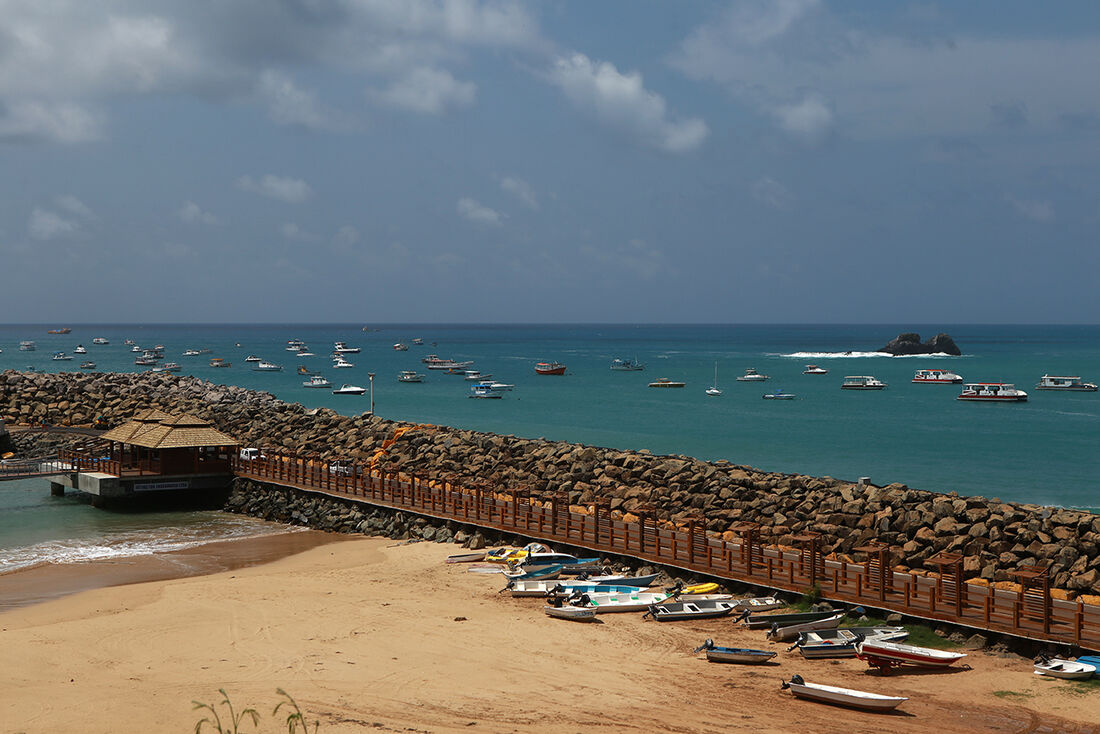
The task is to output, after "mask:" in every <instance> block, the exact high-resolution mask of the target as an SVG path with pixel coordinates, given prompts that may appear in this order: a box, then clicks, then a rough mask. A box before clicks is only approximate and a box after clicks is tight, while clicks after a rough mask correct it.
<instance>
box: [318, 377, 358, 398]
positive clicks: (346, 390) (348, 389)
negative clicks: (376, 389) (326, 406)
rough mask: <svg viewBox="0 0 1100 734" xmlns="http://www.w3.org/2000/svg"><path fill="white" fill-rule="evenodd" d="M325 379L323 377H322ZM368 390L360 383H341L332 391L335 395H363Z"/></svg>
mask: <svg viewBox="0 0 1100 734" xmlns="http://www.w3.org/2000/svg"><path fill="white" fill-rule="evenodd" d="M322 379H323V378H322ZM366 391H367V388H365V387H359V386H358V385H341V386H340V387H338V388H336V389H335V390H333V391H332V394H333V395H362V394H363V393H365V392H366Z"/></svg>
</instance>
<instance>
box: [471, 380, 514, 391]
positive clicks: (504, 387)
mask: <svg viewBox="0 0 1100 734" xmlns="http://www.w3.org/2000/svg"><path fill="white" fill-rule="evenodd" d="M474 387H487V388H489V389H490V390H492V391H493V392H509V391H511V390H513V389H515V387H516V386H515V385H509V384H508V383H506V382H493V381H492V380H482V381H481V382H479V383H477V384H476V385H474Z"/></svg>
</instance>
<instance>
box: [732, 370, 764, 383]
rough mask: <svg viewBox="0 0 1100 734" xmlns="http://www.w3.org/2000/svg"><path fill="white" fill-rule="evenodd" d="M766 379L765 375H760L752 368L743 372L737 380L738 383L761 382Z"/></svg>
mask: <svg viewBox="0 0 1100 734" xmlns="http://www.w3.org/2000/svg"><path fill="white" fill-rule="evenodd" d="M766 379H768V376H767V375H762V374H760V373H759V372H757V371H756V370H754V369H753V368H752V367H749V368H748V369H746V370H745V374H743V375H741V376H740V377H738V378H737V381H738V382H763V381H764V380H766Z"/></svg>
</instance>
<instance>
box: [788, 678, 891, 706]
mask: <svg viewBox="0 0 1100 734" xmlns="http://www.w3.org/2000/svg"><path fill="white" fill-rule="evenodd" d="M783 688H784V689H788V690H790V692H791V693H793V694H794V695H795V697H797V698H805V699H806V700H808V701H818V702H819V703H831V704H836V705H837V706H847V707H848V708H853V709H860V710H862V711H878V712H886V711H893V710H894V709H896V708H897V707H898V705H899V704H901V703H902V702H904V701H908V700H909V699H908V698H903V697H899V696H883V695H882V694H880V693H870V692H868V691H857V690H855V689H853V688H839V687H837V686H827V685H824V684H821V683H807V682H806V681H805V680H803V679H802V676H800V675H792V676H791V679H790V680H789V681H783Z"/></svg>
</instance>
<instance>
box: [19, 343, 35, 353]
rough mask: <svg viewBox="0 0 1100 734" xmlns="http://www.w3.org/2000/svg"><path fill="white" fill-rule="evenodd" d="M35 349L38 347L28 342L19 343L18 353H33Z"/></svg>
mask: <svg viewBox="0 0 1100 734" xmlns="http://www.w3.org/2000/svg"><path fill="white" fill-rule="evenodd" d="M36 349H38V347H37V346H36V345H35V343H34V342H30V341H23V342H19V351H20V352H33V351H35V350H36Z"/></svg>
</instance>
